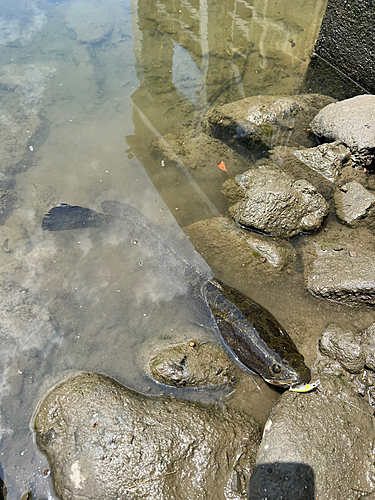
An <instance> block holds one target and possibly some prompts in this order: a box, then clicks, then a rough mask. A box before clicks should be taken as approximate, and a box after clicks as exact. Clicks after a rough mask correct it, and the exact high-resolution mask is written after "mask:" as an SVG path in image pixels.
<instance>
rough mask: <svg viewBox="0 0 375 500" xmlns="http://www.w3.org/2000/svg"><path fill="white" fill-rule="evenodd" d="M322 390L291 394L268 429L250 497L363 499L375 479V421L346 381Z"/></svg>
mask: <svg viewBox="0 0 375 500" xmlns="http://www.w3.org/2000/svg"><path fill="white" fill-rule="evenodd" d="M320 380H321V387H320V388H319V390H316V391H314V392H310V393H307V394H294V393H291V392H289V391H286V392H285V393H284V394H283V395H282V396H281V399H280V400H279V401H278V403H276V405H275V406H274V407H273V409H272V411H271V413H270V415H269V417H268V420H267V422H266V425H265V429H264V434H263V439H262V443H261V445H260V448H259V451H258V454H257V460H256V467H255V469H254V473H253V475H252V477H251V481H250V486H249V499H250V500H260V499H264V498H267V499H268V500H276V499H277V500H279V499H280V498H288V500H300V499H313V498H319V499H321V500H342V499H343V498H345V500H357V499H358V495H359V493H358V492H361V491H362V492H368V491H371V490H372V489H373V486H372V485H373V483H374V481H375V466H374V458H373V454H374V450H373V440H374V438H375V429H374V418H373V416H372V411H371V408H370V407H369V405H368V404H367V403H366V401H365V400H364V399H363V398H361V397H360V396H358V395H357V394H356V393H355V392H354V390H353V389H352V388H351V386H350V384H348V382H346V381H345V380H343V379H342V377H337V376H329V375H321V376H320Z"/></svg>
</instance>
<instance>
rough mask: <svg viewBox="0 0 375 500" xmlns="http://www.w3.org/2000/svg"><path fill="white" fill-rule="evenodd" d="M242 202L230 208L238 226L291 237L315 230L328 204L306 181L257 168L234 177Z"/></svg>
mask: <svg viewBox="0 0 375 500" xmlns="http://www.w3.org/2000/svg"><path fill="white" fill-rule="evenodd" d="M235 180H236V182H237V184H238V185H239V186H240V187H241V188H242V189H243V192H244V197H243V199H242V200H241V201H240V202H239V203H237V205H234V206H233V207H231V208H230V214H231V215H232V217H233V218H234V219H236V221H237V222H238V223H240V224H241V225H243V226H246V227H248V228H252V229H256V230H258V231H261V232H262V233H266V234H269V235H272V236H277V237H281V238H290V237H291V236H294V235H296V234H299V233H301V232H303V231H304V232H312V231H316V230H318V229H319V228H320V227H321V224H322V222H323V220H324V218H325V217H326V216H327V215H328V203H327V202H326V201H325V199H324V198H323V196H322V195H321V194H319V193H318V192H317V190H316V189H315V188H314V187H313V186H312V185H311V184H309V183H308V182H307V181H305V180H303V179H301V180H296V181H295V180H293V178H292V177H290V176H289V175H288V174H286V173H284V172H279V171H277V170H271V169H270V168H269V167H259V168H258V169H254V170H248V171H247V172H245V173H244V174H241V175H237V176H236V177H235Z"/></svg>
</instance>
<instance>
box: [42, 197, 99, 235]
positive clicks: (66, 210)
mask: <svg viewBox="0 0 375 500" xmlns="http://www.w3.org/2000/svg"><path fill="white" fill-rule="evenodd" d="M103 221H104V216H103V214H100V213H98V212H95V210H91V209H90V208H83V207H79V206H73V205H66V204H65V203H62V204H61V205H59V206H58V207H53V208H51V210H50V211H49V212H48V214H46V215H45V216H44V217H43V221H42V228H43V231H64V230H67V229H82V228H85V227H100V226H101V225H102V223H103Z"/></svg>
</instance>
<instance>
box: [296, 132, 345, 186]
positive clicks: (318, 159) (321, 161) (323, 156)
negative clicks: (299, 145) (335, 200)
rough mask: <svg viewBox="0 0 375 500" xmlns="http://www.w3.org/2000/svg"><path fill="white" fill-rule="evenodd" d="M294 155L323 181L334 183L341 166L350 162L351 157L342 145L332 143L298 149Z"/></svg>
mask: <svg viewBox="0 0 375 500" xmlns="http://www.w3.org/2000/svg"><path fill="white" fill-rule="evenodd" d="M294 155H295V156H296V157H297V158H298V159H299V160H300V161H302V163H304V164H305V165H307V166H308V167H309V168H311V169H312V170H315V172H319V173H320V174H321V175H322V176H323V177H324V178H325V179H328V180H329V181H331V182H334V181H335V180H336V178H337V177H338V175H340V172H341V169H342V166H343V165H344V164H347V163H348V162H349V161H350V158H351V155H350V152H349V150H348V148H346V147H345V146H344V145H343V144H340V143H339V142H333V143H331V144H321V145H320V146H317V147H315V148H309V149H299V150H296V151H294Z"/></svg>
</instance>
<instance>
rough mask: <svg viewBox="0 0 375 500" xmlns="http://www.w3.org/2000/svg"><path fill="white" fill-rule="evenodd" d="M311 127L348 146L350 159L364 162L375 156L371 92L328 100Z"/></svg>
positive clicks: (374, 110) (374, 99) (374, 106)
mask: <svg viewBox="0 0 375 500" xmlns="http://www.w3.org/2000/svg"><path fill="white" fill-rule="evenodd" d="M311 127H312V129H313V131H314V132H315V133H316V134H318V135H320V136H323V137H325V138H326V139H328V140H331V141H340V142H341V143H343V144H345V145H346V146H348V147H349V148H350V150H351V152H352V156H353V159H354V160H355V161H356V162H357V163H358V164H360V165H361V166H368V165H370V164H371V163H372V161H373V159H374V156H375V96H373V95H359V96H356V97H352V98H351V99H345V100H344V101H340V102H336V103H332V104H329V105H328V106H326V107H325V108H323V109H322V110H321V111H319V113H318V114H317V115H316V117H315V118H314V120H313V121H312V123H311Z"/></svg>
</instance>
